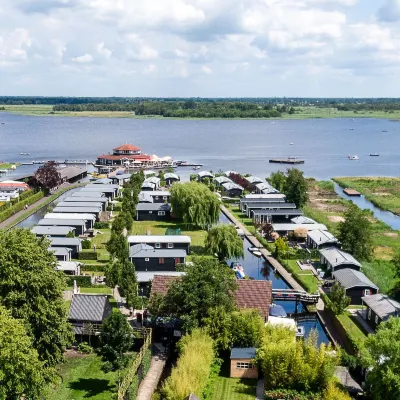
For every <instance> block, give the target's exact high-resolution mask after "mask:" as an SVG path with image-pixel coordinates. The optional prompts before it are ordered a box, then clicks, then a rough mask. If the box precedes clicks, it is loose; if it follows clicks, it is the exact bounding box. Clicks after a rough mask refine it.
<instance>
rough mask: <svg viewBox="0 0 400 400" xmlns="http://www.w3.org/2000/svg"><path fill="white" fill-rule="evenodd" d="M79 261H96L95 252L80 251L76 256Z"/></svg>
mask: <svg viewBox="0 0 400 400" xmlns="http://www.w3.org/2000/svg"><path fill="white" fill-rule="evenodd" d="M78 258H79V260H97V252H96V251H82V252H81V253H79V255H78Z"/></svg>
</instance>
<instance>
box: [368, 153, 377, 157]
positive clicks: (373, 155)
mask: <svg viewBox="0 0 400 400" xmlns="http://www.w3.org/2000/svg"><path fill="white" fill-rule="evenodd" d="M369 156H370V157H379V154H378V153H369Z"/></svg>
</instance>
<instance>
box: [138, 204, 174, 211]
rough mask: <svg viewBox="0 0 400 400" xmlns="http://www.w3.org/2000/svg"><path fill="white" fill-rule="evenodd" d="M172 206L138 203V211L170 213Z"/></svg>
mask: <svg viewBox="0 0 400 400" xmlns="http://www.w3.org/2000/svg"><path fill="white" fill-rule="evenodd" d="M170 209H171V206H170V205H169V204H163V203H138V204H137V205H136V211H170Z"/></svg>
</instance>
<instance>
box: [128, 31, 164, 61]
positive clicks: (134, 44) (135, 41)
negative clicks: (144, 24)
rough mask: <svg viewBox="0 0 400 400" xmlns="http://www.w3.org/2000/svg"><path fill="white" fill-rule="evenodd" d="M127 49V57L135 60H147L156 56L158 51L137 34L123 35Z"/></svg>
mask: <svg viewBox="0 0 400 400" xmlns="http://www.w3.org/2000/svg"><path fill="white" fill-rule="evenodd" d="M125 39H126V44H127V49H126V54H127V56H128V58H129V59H131V60H136V61H149V60H155V59H157V58H158V51H157V50H156V49H154V48H153V47H152V46H151V45H149V44H148V43H147V42H146V41H145V40H144V39H143V38H141V37H140V36H139V35H137V34H128V35H125Z"/></svg>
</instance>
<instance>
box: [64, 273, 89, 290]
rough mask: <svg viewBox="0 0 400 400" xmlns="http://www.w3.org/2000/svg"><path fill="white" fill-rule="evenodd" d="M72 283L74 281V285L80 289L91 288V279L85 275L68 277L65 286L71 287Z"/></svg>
mask: <svg viewBox="0 0 400 400" xmlns="http://www.w3.org/2000/svg"><path fill="white" fill-rule="evenodd" d="M74 281H76V284H77V285H78V286H82V287H91V286H92V279H91V277H90V276H86V275H75V276H70V277H68V280H67V285H68V286H73V285H74Z"/></svg>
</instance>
